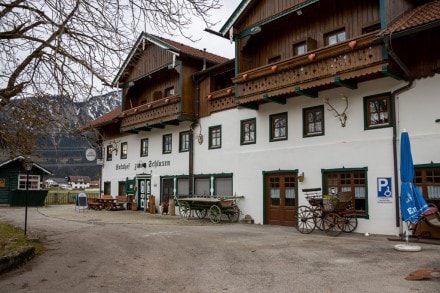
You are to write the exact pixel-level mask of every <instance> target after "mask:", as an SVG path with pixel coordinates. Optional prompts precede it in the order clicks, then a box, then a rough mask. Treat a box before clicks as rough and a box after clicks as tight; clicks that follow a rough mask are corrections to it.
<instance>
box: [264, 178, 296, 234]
mask: <svg viewBox="0 0 440 293" xmlns="http://www.w3.org/2000/svg"><path fill="white" fill-rule="evenodd" d="M265 180H266V199H265V204H266V222H267V224H269V225H280V226H294V216H295V211H296V174H295V173H286V174H268V175H266V179H265Z"/></svg>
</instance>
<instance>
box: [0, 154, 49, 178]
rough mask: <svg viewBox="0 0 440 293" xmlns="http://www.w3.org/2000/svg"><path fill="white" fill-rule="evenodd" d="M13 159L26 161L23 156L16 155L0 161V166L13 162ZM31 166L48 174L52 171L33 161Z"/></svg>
mask: <svg viewBox="0 0 440 293" xmlns="http://www.w3.org/2000/svg"><path fill="white" fill-rule="evenodd" d="M15 161H20V162H23V161H26V158H25V157H24V156H17V157H15V158H12V159H9V160H7V161H4V162H2V163H0V167H3V166H6V165H8V164H10V163H12V162H15ZM32 167H36V168H38V169H40V170H41V171H43V172H44V173H46V174H48V175H53V173H52V172H51V171H49V170H47V169H46V168H44V167H43V166H41V165H39V164H37V163H35V162H32Z"/></svg>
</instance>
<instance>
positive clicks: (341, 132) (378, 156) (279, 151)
mask: <svg viewBox="0 0 440 293" xmlns="http://www.w3.org/2000/svg"><path fill="white" fill-rule="evenodd" d="M405 84H406V83H405V82H398V81H396V80H394V79H391V78H384V79H381V80H375V81H370V82H366V83H361V84H359V85H358V89H357V90H349V89H345V88H336V89H332V90H328V91H322V92H319V96H320V98H318V99H312V98H308V97H303V96H300V97H294V98H290V99H288V100H287V103H286V104H285V105H279V104H276V103H268V104H263V105H261V106H260V108H259V110H258V111H255V110H250V109H232V110H228V111H223V112H219V113H215V114H213V115H211V116H209V117H206V118H203V119H201V121H200V126H201V132H202V134H203V136H204V142H203V144H201V145H200V144H198V143H197V140H196V138H195V143H194V173H195V174H202V173H204V174H212V173H222V172H224V173H233V184H234V188H233V189H234V193H235V194H237V195H243V196H245V199H244V200H242V201H241V202H240V208H241V210H242V212H243V213H244V214H250V215H251V216H252V217H253V218H254V219H255V223H260V224H262V223H263V174H262V172H263V171H274V170H279V169H281V170H295V169H298V170H299V172H304V174H305V180H304V182H302V183H299V186H298V192H299V202H300V204H306V201H305V199H304V194H303V193H302V191H301V190H302V189H303V188H313V187H321V182H322V173H321V169H334V168H343V167H345V168H361V167H368V172H367V175H368V207H369V219H359V226H358V229H357V230H356V231H357V232H361V233H363V232H370V233H377V234H386V235H397V234H398V233H399V228H397V227H396V225H395V222H396V211H395V198H396V197H395V196H396V190H393V201H392V202H390V203H379V202H378V200H377V191H376V190H377V182H376V181H377V178H378V177H391V178H392V180H393V188H394V181H395V180H399V178H395V176H394V175H395V174H394V169H393V131H392V130H393V129H392V128H391V127H389V128H381V129H376V130H364V114H363V97H364V96H370V95H375V94H379V93H385V92H391V91H393V90H395V89H397V88H399V87H401V86H403V85H405ZM438 84H440V77H439V75H436V76H435V77H434V78H430V79H424V80H421V81H417V83H416V86H415V87H414V88H413V89H411V90H410V91H408V92H405V93H403V94H401V95H400V97H398V99H397V102H398V103H397V105H396V109H397V112H398V120H399V122H398V125H397V129H398V131H399V133H400V131H401V130H402V129H403V128H406V130H407V131H408V132H409V134H410V138H411V143H412V149H413V156H414V163H415V164H425V163H430V162H431V161H433V162H436V163H439V162H440V151H439V150H438V149H439V146H440V123H435V119H439V118H440V99H439V98H438V91H439V86H438ZM341 94H344V95H346V96H348V98H349V107H348V110H347V112H346V113H347V115H348V120H347V124H346V126H345V127H341V124H340V122H339V120H338V119H337V118H335V117H334V116H333V113H332V112H330V111H327V110H325V135H323V136H317V137H309V138H303V133H302V127H303V126H302V109H303V108H307V107H312V106H317V105H322V104H323V101H322V98H324V97H325V98H329V99H330V102H331V104H332V105H333V106H334V107H335V108H336V109H339V110H342V109H343V108H344V106H345V102H344V101H343V100H342V99H341ZM325 108H326V107H325ZM281 112H288V140H286V141H278V142H269V115H271V114H276V113H281ZM249 118H256V123H257V143H256V144H251V145H245V146H241V145H240V121H241V120H244V119H249ZM216 125H221V127H222V147H221V148H220V149H212V150H209V149H208V144H209V142H208V137H209V135H208V128H209V127H210V126H216ZM188 129H189V123H182V124H181V125H180V126H166V127H165V129H153V131H151V132H141V133H140V134H138V135H135V134H133V135H129V136H126V137H123V138H119V139H117V140H120V141H119V144H120V142H124V141H127V142H128V158H127V159H125V160H120V159H119V156H120V154H119V153H118V156H113V161H110V162H109V161H105V158H104V169H103V181H112V194H116V193H117V182H118V181H124V180H125V178H126V177H129V178H133V177H135V176H136V175H137V174H139V173H142V172H144V171H145V172H146V173H149V172H150V171H151V172H152V193H153V194H155V195H159V194H160V182H159V177H160V176H161V175H188V153H187V152H186V153H179V151H178V147H179V132H181V131H184V130H188ZM199 131H200V128H199V127H197V128H195V134H196V135H197V134H198V133H199ZM167 133H173V151H172V153H171V154H166V155H163V154H162V135H164V134H167ZM144 137H148V138H149V143H150V147H149V156H148V157H146V158H139V152H140V140H141V138H144ZM398 139H399V138H398ZM105 146H106V144H105ZM139 160H142V161H143V162H147V163H148V162H149V161H150V160H151V161H154V160H160V161H164V160H167V161H170V166H167V167H157V168H149V167H147V168H146V169H145V170H143V169H142V170H134V165H135V164H136V163H137V162H139ZM128 163H130V168H129V169H127V170H116V165H117V164H128Z"/></svg>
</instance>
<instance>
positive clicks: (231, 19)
mask: <svg viewBox="0 0 440 293" xmlns="http://www.w3.org/2000/svg"><path fill="white" fill-rule="evenodd" d="M251 2H252V0H242V1H241V2H240V4H238V6H237V8H235V10H234V12H233V13H232V15H231V16H230V17H229V18H228V20H227V21H226V23H225V24H224V25H223V26H222V28H221V29H220V34H221V35H222V36H226V34H227V33H228V32H229V30H230V29H231V27H233V25H234V23H235V22H236V21H237V20H238V18H239V17H240V16H241V14H242V13H243V11H245V10H246V8H247V7H248V6H249V4H250V3H251Z"/></svg>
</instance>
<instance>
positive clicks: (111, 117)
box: [80, 107, 122, 131]
mask: <svg viewBox="0 0 440 293" xmlns="http://www.w3.org/2000/svg"><path fill="white" fill-rule="evenodd" d="M121 114H122V109H121V107H118V108H115V109H114V110H113V111H110V112H108V113H106V114H104V115H102V116H100V117H98V118H96V119H95V120H93V121H92V122H90V123H89V124H87V125H85V126H84V127H82V128H81V129H80V131H81V130H87V129H89V128H96V127H101V126H104V125H107V124H110V123H113V122H115V121H116V120H117V119H118V117H119V116H120V115H121Z"/></svg>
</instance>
